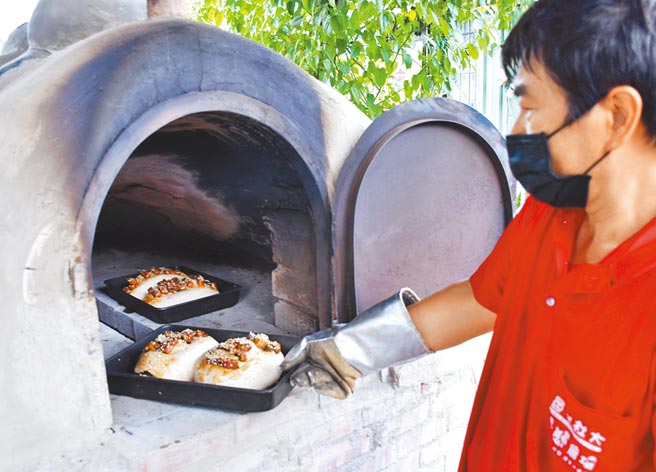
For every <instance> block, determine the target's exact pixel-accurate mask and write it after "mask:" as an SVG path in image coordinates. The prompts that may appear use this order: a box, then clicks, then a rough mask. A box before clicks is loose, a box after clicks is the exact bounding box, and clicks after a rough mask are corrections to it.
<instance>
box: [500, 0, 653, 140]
mask: <svg viewBox="0 0 656 472" xmlns="http://www.w3.org/2000/svg"><path fill="white" fill-rule="evenodd" d="M655 21H656V0H539V1H538V2H536V3H535V4H534V5H533V6H532V7H531V8H529V10H528V11H527V12H526V13H525V14H524V16H522V17H521V19H520V20H519V22H518V23H517V25H516V26H515V28H513V30H512V31H511V32H510V34H509V35H508V39H507V40H506V42H505V44H504V45H503V52H502V56H503V67H504V69H505V72H506V75H507V76H508V79H509V80H512V79H513V78H514V76H515V74H516V73H517V70H518V69H519V67H520V66H521V65H523V66H524V67H526V68H527V69H528V70H531V63H532V61H535V60H537V61H539V62H541V63H542V64H543V65H544V66H545V67H546V70H547V71H548V72H549V74H550V76H551V78H552V79H553V80H554V81H555V82H556V83H557V84H558V85H559V86H560V87H561V88H562V89H563V90H564V91H565V93H566V95H567V103H568V109H569V118H570V119H572V120H573V119H576V118H578V117H580V116H581V115H583V114H584V113H585V112H586V111H588V110H589V109H590V108H592V107H593V106H594V105H595V103H597V102H598V101H599V100H601V99H602V98H603V97H605V96H606V94H607V93H608V92H609V91H610V90H611V89H612V88H613V87H615V86H618V85H631V86H633V87H634V88H635V89H636V90H637V91H638V92H639V93H640V95H641V96H642V99H643V102H644V109H643V113H642V120H643V122H644V124H645V125H646V126H647V131H648V133H649V135H650V136H652V137H656V33H655V28H656V24H655V23H654V22H655Z"/></svg>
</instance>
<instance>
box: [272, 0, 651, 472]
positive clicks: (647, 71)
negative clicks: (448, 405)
mask: <svg viewBox="0 0 656 472" xmlns="http://www.w3.org/2000/svg"><path fill="white" fill-rule="evenodd" d="M655 28H656V5H654V4H653V3H652V2H651V1H647V0H643V1H640V0H595V1H590V0H540V1H538V2H537V3H536V4H535V5H534V6H533V7H531V8H530V9H529V10H528V11H527V12H526V13H525V15H524V16H523V17H522V18H521V19H520V21H519V22H518V24H517V25H516V27H515V28H514V29H513V31H512V32H511V34H510V35H509V37H508V40H507V41H506V43H505V45H504V48H503V61H504V67H505V69H506V72H507V74H508V76H509V78H511V79H514V81H513V86H514V91H515V94H516V95H517V96H518V97H519V101H520V109H521V112H520V115H519V117H518V119H517V122H516V123H515V126H514V128H513V131H512V133H513V134H512V135H510V136H509V137H508V151H509V158H510V163H511V168H512V170H513V173H514V174H515V176H516V177H517V178H518V180H519V181H520V182H521V183H522V185H524V187H525V188H526V189H527V190H528V191H529V193H530V194H531V195H532V196H531V197H530V198H529V199H528V200H527V202H526V204H525V205H524V207H523V209H522V210H521V212H520V213H519V214H518V215H517V216H516V217H515V218H514V219H513V221H512V222H511V223H510V225H509V226H508V228H507V229H506V231H505V232H504V234H503V235H502V236H501V238H500V240H499V242H498V243H497V245H496V247H495V249H494V250H493V251H492V253H491V254H490V256H489V257H488V258H487V259H486V260H485V262H484V263H483V264H482V265H481V267H480V268H479V269H478V270H477V271H476V273H475V274H474V275H473V276H472V277H471V279H470V280H468V281H465V282H461V283H457V284H455V285H453V286H450V287H448V288H446V289H445V290H442V291H440V292H438V293H435V294H433V295H431V296H430V297H427V298H426V299H424V300H422V301H416V299H415V298H414V297H413V294H412V292H410V291H409V290H402V291H401V293H400V294H399V295H397V296H395V297H392V298H391V299H389V300H386V301H385V302H382V303H381V304H379V305H376V306H375V307H373V308H371V309H369V310H367V311H366V312H364V313H362V314H361V315H359V316H358V317H356V318H355V320H354V321H353V322H351V323H349V324H348V325H345V326H341V327H335V328H333V329H332V330H331V331H329V332H322V333H317V334H315V335H312V336H309V337H307V338H305V339H304V341H303V342H302V343H301V344H300V345H298V346H296V347H295V349H293V350H292V352H291V353H290V354H289V355H288V356H287V359H286V361H285V367H286V368H296V370H295V371H294V374H293V379H294V381H295V382H296V383H297V384H298V385H302V386H303V385H306V386H307V385H312V386H315V387H316V388H318V389H319V391H321V392H323V393H328V394H332V395H333V396H338V397H339V396H346V395H348V393H350V390H351V389H352V388H353V385H354V382H355V379H356V378H357V377H359V376H360V375H362V374H367V373H369V372H372V371H375V370H377V369H380V368H383V367H385V366H387V365H390V364H393V363H397V362H402V361H405V360H408V359H411V358H413V357H417V356H419V355H421V354H423V353H425V352H429V351H435V350H438V349H444V348H447V347H449V346H453V345H455V344H458V343H460V342H463V341H465V340H467V339H470V338H472V337H474V336H477V335H479V334H482V333H485V332H487V331H490V330H492V329H494V334H493V338H492V342H491V345H490V350H489V353H488V357H487V360H486V364H485V367H484V370H483V374H482V377H481V382H480V385H479V389H478V393H477V397H476V400H475V402H474V408H473V411H472V415H471V420H470V424H469V429H468V432H467V436H466V439H465V444H464V448H463V453H462V459H461V464H460V470H461V471H474V472H481V471H537V470H541V471H571V470H575V471H593V470H594V471H613V472H618V471H646V470H655V468H656V467H655V449H654V429H655V428H656V417H655V416H654V399H655V398H656V397H655V394H656V196H655V195H654V192H655V190H654V189H656V145H655V144H654V143H655V139H654V138H656V80H655V78H656V31H655ZM406 306H407V308H406Z"/></svg>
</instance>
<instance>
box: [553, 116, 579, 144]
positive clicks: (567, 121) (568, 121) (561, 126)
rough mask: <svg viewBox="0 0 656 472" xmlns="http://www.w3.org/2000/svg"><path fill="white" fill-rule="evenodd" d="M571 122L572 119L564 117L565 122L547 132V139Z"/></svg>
mask: <svg viewBox="0 0 656 472" xmlns="http://www.w3.org/2000/svg"><path fill="white" fill-rule="evenodd" d="M572 123H574V121H573V120H571V119H570V118H568V119H566V120H565V123H563V124H562V125H560V127H559V128H558V129H557V130H556V131H552V132H551V133H549V134H548V135H547V139H549V138H551V137H552V136H554V135H555V134H556V133H559V132H560V131H561V130H562V129H563V128H567V127H568V126H569V125H571V124H572Z"/></svg>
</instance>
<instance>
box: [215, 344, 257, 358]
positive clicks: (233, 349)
mask: <svg viewBox="0 0 656 472" xmlns="http://www.w3.org/2000/svg"><path fill="white" fill-rule="evenodd" d="M252 348H253V345H252V344H251V343H249V342H248V341H247V340H246V339H245V338H231V339H228V340H227V341H224V342H222V343H220V344H219V349H223V350H224V351H227V352H228V353H229V354H230V355H231V356H234V357H236V358H237V359H239V360H240V361H242V362H246V361H247V360H248V355H247V353H248V351H250V350H251V349H252Z"/></svg>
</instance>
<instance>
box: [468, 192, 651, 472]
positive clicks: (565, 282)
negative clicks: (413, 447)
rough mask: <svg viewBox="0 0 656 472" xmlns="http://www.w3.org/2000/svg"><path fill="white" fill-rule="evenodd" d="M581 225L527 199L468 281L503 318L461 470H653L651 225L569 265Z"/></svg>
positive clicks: (572, 212) (575, 214) (574, 215)
mask: <svg viewBox="0 0 656 472" xmlns="http://www.w3.org/2000/svg"><path fill="white" fill-rule="evenodd" d="M646 198H650V197H646ZM583 217H584V212H583V210H581V209H556V208H553V207H551V206H548V205H545V204H543V203H541V202H538V201H537V200H534V199H532V198H530V199H529V200H528V201H527V202H526V204H525V206H524V208H523V209H522V211H521V212H520V213H519V214H518V215H517V216H516V217H515V218H514V219H513V221H512V222H511V223H510V225H509V226H508V228H507V229H506V231H505V232H504V234H503V235H502V236H501V238H500V239H499V242H498V243H497V245H496V247H495V249H494V250H493V251H492V253H491V254H490V256H489V257H488V258H487V259H486V260H485V262H484V263H483V264H482V265H481V267H480V268H479V269H478V271H477V272H476V273H475V274H474V275H473V276H472V278H471V284H472V287H473V290H474V295H475V296H476V299H477V300H478V301H479V302H480V303H481V304H482V305H483V306H485V307H487V308H488V309H490V310H492V311H494V312H495V313H497V320H496V324H495V327H494V335H493V337H492V342H491V345H490V350H489V353H488V356H487V360H486V363H485V367H484V369H483V374H482V377H481V382H480V385H479V388H478V392H477V395H476V400H475V402H474V408H473V411H472V416H471V420H470V424H469V429H468V432H467V436H466V439H465V446H464V449H463V454H462V458H461V463H460V471H467V472H485V471H494V472H498V471H519V472H530V471H538V470H539V471H563V472H565V471H567V472H571V471H576V472H579V471H580V472H587V471H595V472H604V471H611V472H625V471H646V470H655V468H654V431H655V430H656V419H655V417H654V393H655V383H656V357H655V354H656V270H655V269H656V219H654V220H652V221H651V222H649V223H648V224H647V225H646V226H645V227H643V228H642V229H641V230H640V231H639V232H638V233H636V234H635V235H633V236H632V237H630V238H629V239H628V240H626V241H624V242H623V243H622V244H621V245H620V246H618V247H617V248H616V249H615V250H614V251H612V252H611V253H610V254H608V255H607V256H606V257H605V258H604V259H603V260H602V261H600V262H599V263H596V264H577V265H571V264H570V262H569V261H570V258H571V254H572V249H573V247H574V243H575V240H576V235H577V233H578V230H579V227H580V225H581V223H582V221H583Z"/></svg>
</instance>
